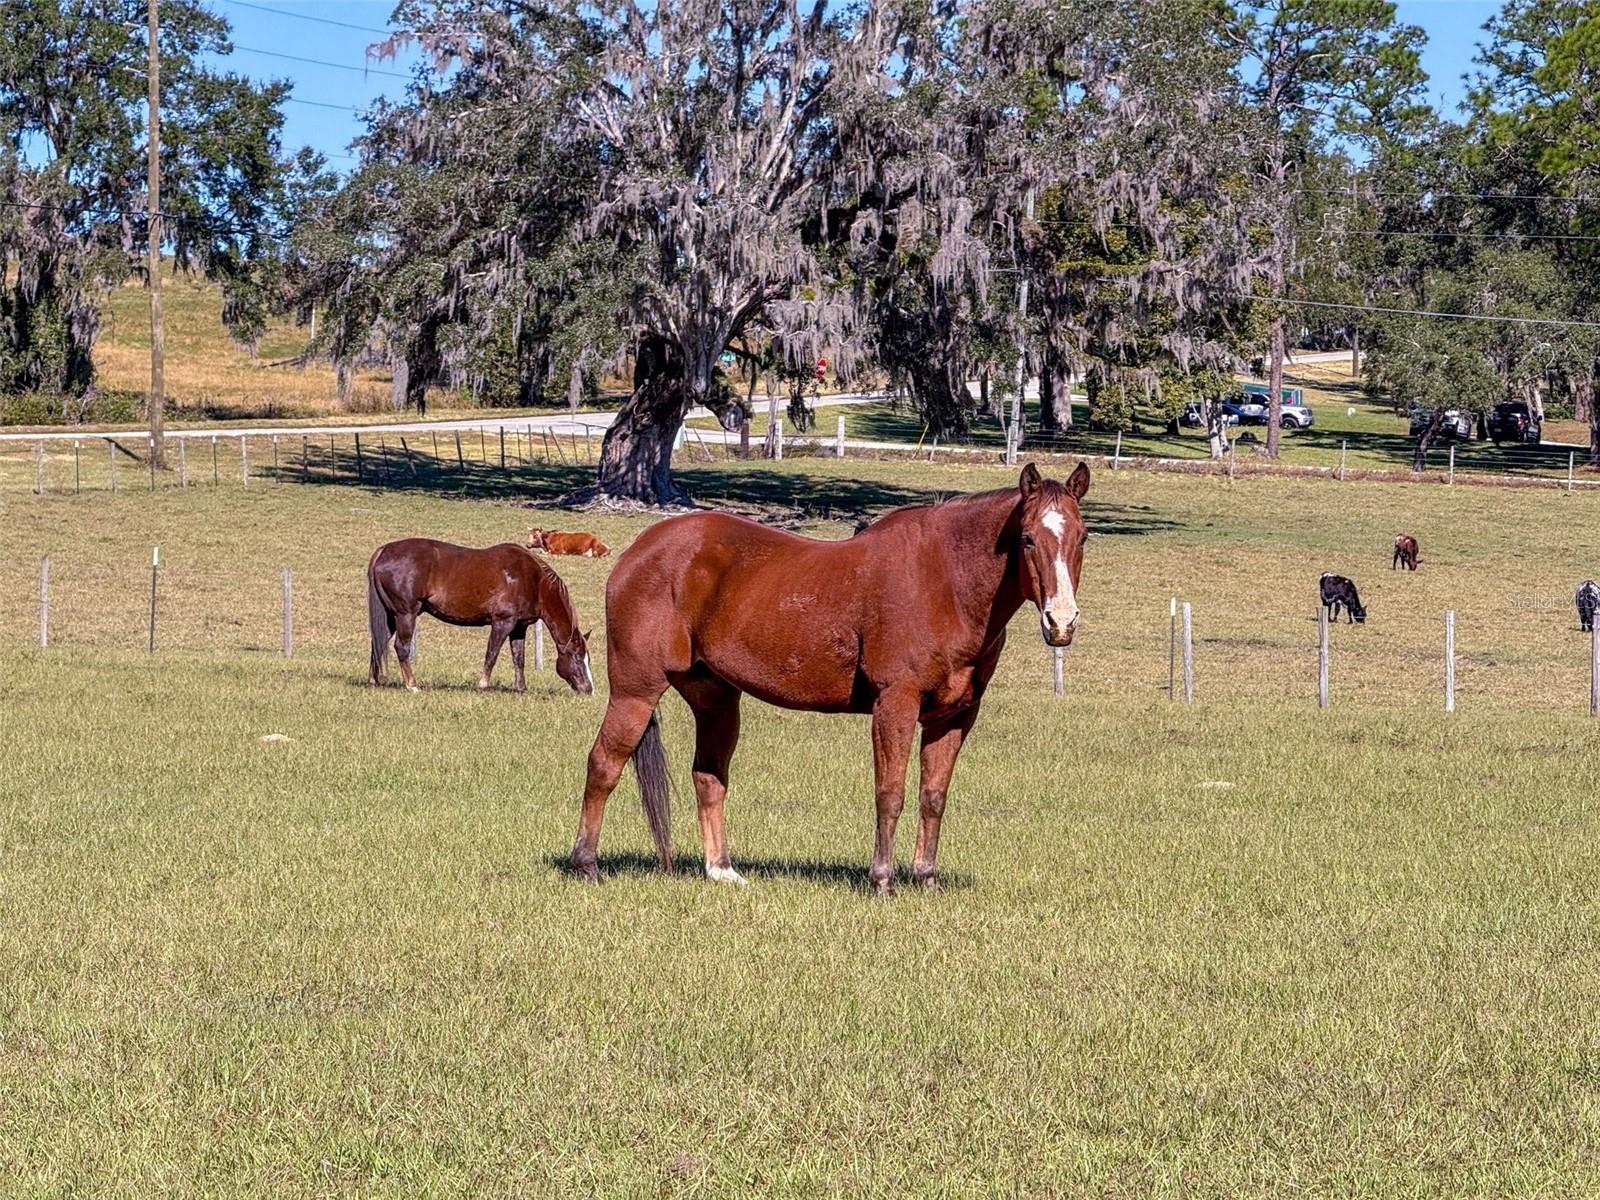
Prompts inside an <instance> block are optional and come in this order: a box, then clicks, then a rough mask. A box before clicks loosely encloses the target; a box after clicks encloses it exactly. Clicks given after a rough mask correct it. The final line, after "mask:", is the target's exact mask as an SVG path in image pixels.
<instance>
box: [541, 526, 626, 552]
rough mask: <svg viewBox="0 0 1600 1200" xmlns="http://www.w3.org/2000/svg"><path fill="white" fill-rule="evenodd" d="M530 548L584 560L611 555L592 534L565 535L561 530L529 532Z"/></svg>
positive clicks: (602, 543)
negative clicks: (576, 556) (571, 555)
mask: <svg viewBox="0 0 1600 1200" xmlns="http://www.w3.org/2000/svg"><path fill="white" fill-rule="evenodd" d="M528 548H529V549H530V550H542V551H544V552H545V553H546V554H575V555H578V556H579V557H582V558H604V557H605V556H606V555H608V554H610V553H611V547H610V546H607V545H606V544H605V543H604V542H602V541H601V540H600V539H599V538H597V537H595V535H594V534H592V533H563V532H562V531H561V530H559V529H530V530H528Z"/></svg>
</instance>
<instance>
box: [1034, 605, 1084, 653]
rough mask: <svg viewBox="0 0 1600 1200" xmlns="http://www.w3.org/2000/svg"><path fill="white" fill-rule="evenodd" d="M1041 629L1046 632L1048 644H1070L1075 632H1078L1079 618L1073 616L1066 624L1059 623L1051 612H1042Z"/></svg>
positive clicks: (1046, 643)
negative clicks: (1052, 618)
mask: <svg viewBox="0 0 1600 1200" xmlns="http://www.w3.org/2000/svg"><path fill="white" fill-rule="evenodd" d="M1039 630H1040V632H1041V633H1043V634H1044V644H1045V645H1046V646H1070V645H1072V636H1073V634H1075V633H1077V632H1078V618H1077V617H1073V618H1072V620H1071V621H1070V622H1068V623H1067V624H1066V625H1057V624H1056V623H1055V622H1054V621H1053V620H1051V619H1050V614H1049V613H1040V614H1039Z"/></svg>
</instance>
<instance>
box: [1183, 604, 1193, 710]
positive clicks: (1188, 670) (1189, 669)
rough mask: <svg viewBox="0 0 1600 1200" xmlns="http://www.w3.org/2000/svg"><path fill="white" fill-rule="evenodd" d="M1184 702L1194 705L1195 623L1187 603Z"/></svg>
mask: <svg viewBox="0 0 1600 1200" xmlns="http://www.w3.org/2000/svg"><path fill="white" fill-rule="evenodd" d="M1183 702H1184V703H1185V704H1193V703H1194V622H1193V620H1192V618H1191V614H1190V611H1189V605H1188V603H1187V602H1185V603H1184V606H1183Z"/></svg>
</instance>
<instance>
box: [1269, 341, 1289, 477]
mask: <svg viewBox="0 0 1600 1200" xmlns="http://www.w3.org/2000/svg"><path fill="white" fill-rule="evenodd" d="M1285 320H1286V318H1285V317H1283V316H1282V315H1279V316H1277V317H1275V318H1273V321H1272V362H1271V364H1270V365H1269V366H1268V368H1267V389H1268V395H1267V457H1268V458H1277V457H1278V436H1279V434H1280V433H1281V432H1282V428H1281V427H1282V425H1283V356H1284V328H1283V327H1284V322H1285Z"/></svg>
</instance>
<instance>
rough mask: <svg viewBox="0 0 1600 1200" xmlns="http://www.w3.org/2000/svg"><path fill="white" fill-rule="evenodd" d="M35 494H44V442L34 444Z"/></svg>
mask: <svg viewBox="0 0 1600 1200" xmlns="http://www.w3.org/2000/svg"><path fill="white" fill-rule="evenodd" d="M33 494H34V495H35V496H42V495H44V443H43V442H35V443H34V444H33Z"/></svg>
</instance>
